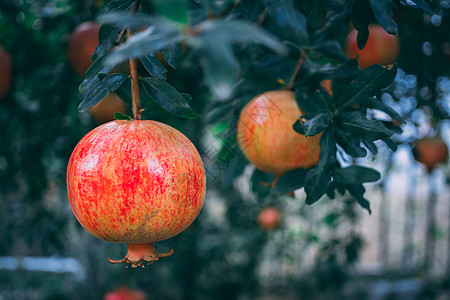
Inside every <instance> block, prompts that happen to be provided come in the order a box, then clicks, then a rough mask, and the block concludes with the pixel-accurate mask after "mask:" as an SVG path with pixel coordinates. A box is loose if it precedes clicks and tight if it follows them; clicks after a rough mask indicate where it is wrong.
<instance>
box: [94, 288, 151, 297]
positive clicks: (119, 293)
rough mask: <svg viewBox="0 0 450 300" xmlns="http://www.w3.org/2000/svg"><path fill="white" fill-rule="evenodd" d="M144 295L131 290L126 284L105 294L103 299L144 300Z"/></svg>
mask: <svg viewBox="0 0 450 300" xmlns="http://www.w3.org/2000/svg"><path fill="white" fill-rule="evenodd" d="M146 299H147V297H146V295H145V294H144V293H143V292H141V291H137V290H132V289H129V288H127V287H126V286H121V287H119V288H118V289H116V290H115V291H111V292H108V293H106V294H105V297H104V298H103V300H146Z"/></svg>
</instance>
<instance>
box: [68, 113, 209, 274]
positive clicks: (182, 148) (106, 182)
mask: <svg viewBox="0 0 450 300" xmlns="http://www.w3.org/2000/svg"><path fill="white" fill-rule="evenodd" d="M205 190H206V177H205V170H204V167H203V163H202V160H201V158H200V155H199V153H198V152H197V150H196V148H195V147H194V145H193V144H192V143H191V141H189V139H188V138H187V137H186V136H184V135H183V134H182V133H180V132H179V131H177V130H176V129H174V128H172V127H170V126H168V125H165V124H162V123H159V122H155V121H140V120H131V121H124V120H120V121H112V122H109V123H106V124H103V125H101V126H99V127H97V128H95V129H93V130H92V131H91V132H89V133H88V134H87V135H86V136H84V137H83V138H82V139H81V140H80V142H79V143H78V145H77V146H76V147H75V149H74V151H73V153H72V155H71V157H70V160H69V164H68V167H67V192H68V196H69V201H70V205H71V207H72V210H73V212H74V214H75V217H76V218H77V219H78V221H79V222H80V224H81V225H82V226H83V227H84V228H85V229H86V230H87V231H88V232H89V233H91V234H92V235H94V236H95V237H97V238H99V239H102V240H105V241H109V242H116V243H127V245H128V253H127V255H126V257H125V258H124V259H122V260H118V261H116V260H111V259H110V262H111V263H121V262H125V263H131V264H132V266H133V267H136V266H138V265H143V263H144V262H152V261H154V260H158V259H159V258H160V257H164V256H168V255H170V254H172V251H169V252H168V253H163V254H161V253H158V252H157V251H156V249H155V248H154V247H153V243H154V242H157V241H161V240H165V239H168V238H170V237H173V236H175V235H177V234H178V233H180V232H182V231H183V230H185V229H186V228H187V227H188V226H189V225H190V224H191V223H192V222H193V221H194V220H195V218H196V217H197V215H198V214H199V212H200V210H201V208H202V205H203V201H204V197H205Z"/></svg>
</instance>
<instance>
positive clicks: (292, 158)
mask: <svg viewBox="0 0 450 300" xmlns="http://www.w3.org/2000/svg"><path fill="white" fill-rule="evenodd" d="M303 114H304V113H303V112H302V111H301V110H300V109H299V107H298V105H297V102H296V101H295V96H294V93H293V92H291V91H271V92H266V93H263V94H260V95H258V96H256V97H255V98H254V99H253V100H252V101H250V102H249V103H248V104H247V105H246V106H245V107H244V109H243V110H242V112H241V114H240V116H239V120H238V124H237V142H238V145H239V148H240V149H241V151H242V152H243V154H244V155H245V157H246V158H247V159H248V160H249V161H250V162H251V163H252V164H253V165H254V166H255V167H256V168H258V169H259V170H261V171H264V172H268V173H272V174H274V175H275V177H276V178H278V177H280V176H281V175H283V174H284V173H286V172H287V171H290V170H293V169H296V168H309V167H312V166H314V165H316V164H317V163H318V161H319V155H320V144H319V141H320V136H321V135H320V134H318V135H315V136H311V137H305V136H304V135H301V134H299V133H297V132H295V131H294V129H293V128H292V126H293V124H294V123H295V121H296V120H298V118H299V117H300V116H301V115H303Z"/></svg>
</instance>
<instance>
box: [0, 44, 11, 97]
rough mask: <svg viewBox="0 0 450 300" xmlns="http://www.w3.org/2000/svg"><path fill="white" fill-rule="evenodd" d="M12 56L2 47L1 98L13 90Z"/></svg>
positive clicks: (0, 47)
mask: <svg viewBox="0 0 450 300" xmlns="http://www.w3.org/2000/svg"><path fill="white" fill-rule="evenodd" d="M11 67H12V59H11V55H9V53H8V52H6V50H5V49H3V47H2V46H1V45H0V98H2V97H3V96H5V95H6V94H7V93H8V91H9V89H10V88H11Z"/></svg>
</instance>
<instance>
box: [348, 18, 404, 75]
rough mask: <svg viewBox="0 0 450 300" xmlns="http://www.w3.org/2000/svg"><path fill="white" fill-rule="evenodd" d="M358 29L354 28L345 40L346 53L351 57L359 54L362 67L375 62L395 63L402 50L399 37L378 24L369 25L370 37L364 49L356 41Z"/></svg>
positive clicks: (381, 63) (382, 63) (383, 63)
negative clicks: (360, 48)
mask: <svg viewBox="0 0 450 300" xmlns="http://www.w3.org/2000/svg"><path fill="white" fill-rule="evenodd" d="M357 34H358V31H356V29H353V30H352V31H350V33H349V34H348V36H347V40H346V42H345V54H346V55H347V56H348V57H349V58H356V56H357V55H359V58H358V63H359V66H360V67H361V69H365V68H367V67H368V66H371V65H373V64H380V65H384V66H386V65H389V64H393V63H394V62H395V61H396V60H397V57H398V55H399V52H400V43H399V41H398V37H397V36H395V35H392V34H389V33H387V32H386V31H385V30H384V29H383V27H381V26H380V25H378V24H373V25H370V26H369V39H368V40H367V44H366V46H365V47H364V49H362V50H359V49H358V45H357V43H356V36H357Z"/></svg>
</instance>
